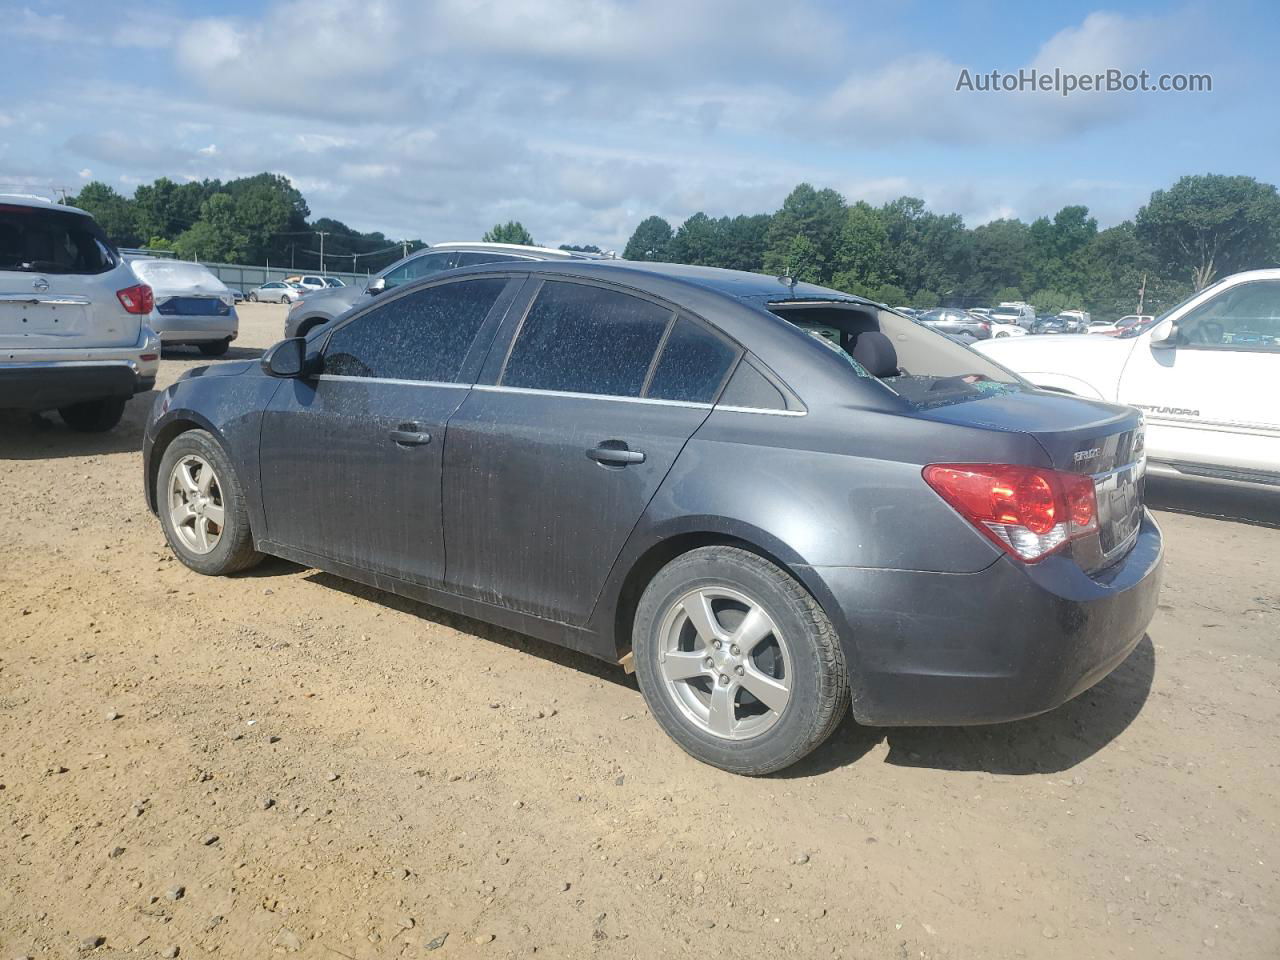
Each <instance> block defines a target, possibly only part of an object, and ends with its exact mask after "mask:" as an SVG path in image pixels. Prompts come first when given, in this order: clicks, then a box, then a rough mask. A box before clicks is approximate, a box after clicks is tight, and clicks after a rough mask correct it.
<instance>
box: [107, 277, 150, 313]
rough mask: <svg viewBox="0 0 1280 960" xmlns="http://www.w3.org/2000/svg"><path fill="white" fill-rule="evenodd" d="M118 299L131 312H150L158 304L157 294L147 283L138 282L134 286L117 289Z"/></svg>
mask: <svg viewBox="0 0 1280 960" xmlns="http://www.w3.org/2000/svg"><path fill="white" fill-rule="evenodd" d="M116 299H117V300H119V301H120V306H122V307H124V308H125V310H127V311H128V312H129V313H150V312H151V311H152V310H153V309H154V308H155V305H156V298H155V294H153V293H152V292H151V288H150V287H148V286H147V285H146V284H145V283H137V284H134V285H133V286H132V287H125V288H124V289H123V290H117V291H116Z"/></svg>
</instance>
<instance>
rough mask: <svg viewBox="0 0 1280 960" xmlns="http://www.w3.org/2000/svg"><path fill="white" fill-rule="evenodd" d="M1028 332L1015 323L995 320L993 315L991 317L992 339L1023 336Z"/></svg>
mask: <svg viewBox="0 0 1280 960" xmlns="http://www.w3.org/2000/svg"><path fill="white" fill-rule="evenodd" d="M1028 333H1029V331H1027V330H1024V329H1023V328H1022V327H1020V326H1018V325H1017V324H1016V323H1006V322H1005V321H1003V320H997V319H996V318H995V317H992V318H991V337H992V339H996V338H998V337H1025V336H1026V335H1027V334H1028Z"/></svg>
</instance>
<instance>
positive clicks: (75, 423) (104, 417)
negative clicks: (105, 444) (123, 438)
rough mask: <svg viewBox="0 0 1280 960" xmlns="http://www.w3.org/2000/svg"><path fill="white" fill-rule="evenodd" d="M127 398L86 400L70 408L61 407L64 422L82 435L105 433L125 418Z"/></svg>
mask: <svg viewBox="0 0 1280 960" xmlns="http://www.w3.org/2000/svg"><path fill="white" fill-rule="evenodd" d="M127 399H128V398H126V397H108V398H107V399H105V400H84V401H82V402H80V403H73V404H71V406H69V407H59V408H58V415H59V416H61V417H62V422H63V423H65V424H66V425H67V426H68V427H70V428H71V429H72V430H76V431H78V432H80V433H103V432H104V431H107V430H110V429H111V428H112V427H114V426H115V425H116V424H117V423H119V422H120V418H121V417H123V416H124V405H125V402H126V401H127Z"/></svg>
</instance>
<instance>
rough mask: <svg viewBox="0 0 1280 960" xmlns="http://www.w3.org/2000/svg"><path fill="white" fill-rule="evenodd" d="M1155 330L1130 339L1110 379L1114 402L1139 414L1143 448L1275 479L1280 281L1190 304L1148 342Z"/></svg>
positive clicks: (1279, 470)
mask: <svg viewBox="0 0 1280 960" xmlns="http://www.w3.org/2000/svg"><path fill="white" fill-rule="evenodd" d="M1160 326H1163V324H1162V325H1160ZM1157 329H1158V328H1157ZM1157 329H1153V330H1152V331H1151V332H1150V333H1147V334H1144V335H1142V336H1140V337H1139V338H1138V339H1137V343H1135V345H1134V349H1133V353H1132V354H1131V355H1130V358H1129V362H1128V363H1127V365H1126V366H1125V369H1124V373H1123V374H1122V375H1121V378H1120V395H1119V399H1120V401H1121V402H1122V403H1128V404H1131V405H1133V406H1135V407H1138V408H1140V409H1142V410H1143V411H1144V412H1145V413H1146V418H1147V450H1148V453H1149V455H1150V456H1151V457H1152V458H1153V459H1157V460H1166V461H1170V462H1174V463H1183V464H1189V465H1199V466H1208V467H1210V468H1213V469H1217V472H1218V473H1220V474H1222V475H1228V473H1224V471H1227V472H1229V471H1244V472H1245V473H1250V472H1258V473H1261V474H1264V475H1270V477H1271V479H1274V480H1280V403H1277V402H1276V389H1277V388H1276V384H1277V383H1280V280H1254V281H1249V282H1245V283H1238V284H1235V285H1233V286H1229V287H1227V288H1226V289H1224V290H1222V291H1221V292H1219V293H1217V294H1214V295H1211V296H1210V297H1209V298H1208V299H1207V300H1205V301H1203V302H1201V303H1199V304H1193V305H1192V306H1191V308H1190V309H1189V310H1187V312H1185V313H1184V314H1182V315H1181V316H1180V317H1178V318H1177V326H1176V333H1175V335H1174V336H1173V337H1172V338H1170V339H1169V340H1166V341H1164V342H1153V341H1152V334H1153V333H1155V332H1157ZM1218 468H1220V469H1218ZM1210 472H1213V470H1212V469H1211V471H1210ZM1237 479H1248V477H1238V478H1237Z"/></svg>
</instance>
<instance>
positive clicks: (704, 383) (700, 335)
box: [645, 317, 738, 403]
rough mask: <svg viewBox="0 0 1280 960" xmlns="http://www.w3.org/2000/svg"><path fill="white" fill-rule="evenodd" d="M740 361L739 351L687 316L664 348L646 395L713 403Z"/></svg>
mask: <svg viewBox="0 0 1280 960" xmlns="http://www.w3.org/2000/svg"><path fill="white" fill-rule="evenodd" d="M737 358H738V351H737V348H735V347H733V346H731V345H730V344H728V343H726V342H725V341H724V340H722V339H721V338H720V337H718V336H716V335H715V334H714V333H712V332H711V331H710V330H707V329H705V328H704V327H702V326H700V325H699V324H697V323H695V322H694V321H692V320H690V319H688V318H687V317H680V318H679V319H678V320H677V321H676V325H675V326H674V327H673V328H672V329H671V334H670V336H668V337H667V342H666V344H664V345H663V348H662V356H661V357H660V358H659V359H658V366H657V367H656V368H655V369H654V371H653V379H652V380H651V381H650V382H649V389H648V391H647V392H646V393H645V396H646V397H655V398H657V399H659V400H683V401H686V402H688V403H710V402H711V401H712V400H714V399H715V397H716V394H717V393H718V392H719V391H720V385H721V384H722V383H724V378H725V376H727V375H728V373H729V368H730V367H731V366H732V365H733V361H734V360H736V359H737Z"/></svg>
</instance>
